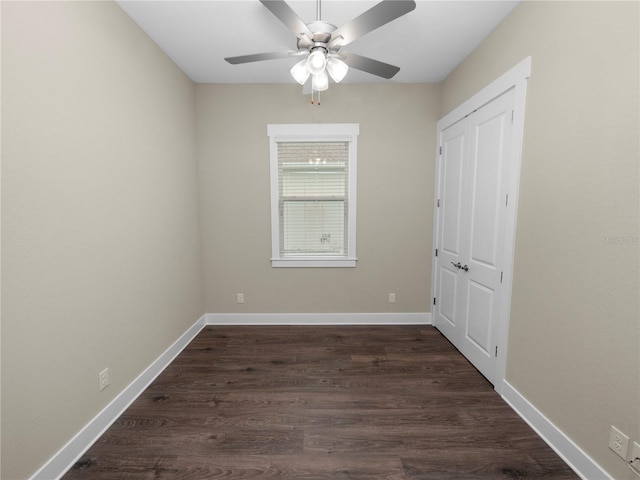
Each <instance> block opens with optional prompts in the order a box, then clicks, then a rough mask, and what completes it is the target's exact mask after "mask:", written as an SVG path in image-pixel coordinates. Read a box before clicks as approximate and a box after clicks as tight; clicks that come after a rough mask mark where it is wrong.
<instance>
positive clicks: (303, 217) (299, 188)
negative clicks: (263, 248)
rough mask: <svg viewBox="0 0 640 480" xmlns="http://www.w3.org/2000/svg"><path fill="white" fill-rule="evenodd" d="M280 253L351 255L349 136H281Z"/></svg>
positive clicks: (279, 161) (314, 255)
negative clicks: (295, 138) (327, 139)
mask: <svg viewBox="0 0 640 480" xmlns="http://www.w3.org/2000/svg"><path fill="white" fill-rule="evenodd" d="M277 146H278V177H279V214H280V255H281V256H282V257H285V258H286V257H322V256H332V257H346V256H347V251H348V248H347V246H348V231H347V230H348V229H347V225H348V218H347V212H348V205H347V201H348V198H349V197H348V193H349V192H348V185H349V142H278V144H277Z"/></svg>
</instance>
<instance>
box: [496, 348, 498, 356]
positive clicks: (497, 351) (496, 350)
mask: <svg viewBox="0 0 640 480" xmlns="http://www.w3.org/2000/svg"><path fill="white" fill-rule="evenodd" d="M497 356H498V346H497V345H496V357H497Z"/></svg>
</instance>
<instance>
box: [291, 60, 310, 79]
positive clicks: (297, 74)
mask: <svg viewBox="0 0 640 480" xmlns="http://www.w3.org/2000/svg"><path fill="white" fill-rule="evenodd" d="M289 72H290V73H291V76H292V77H293V78H294V80H295V81H296V82H298V83H299V84H300V85H304V84H305V83H306V82H307V79H308V78H309V75H310V74H311V72H310V71H309V69H308V68H307V59H306V58H305V59H304V60H300V61H299V62H298V63H296V64H295V65H294V66H293V67H292V68H291V70H289Z"/></svg>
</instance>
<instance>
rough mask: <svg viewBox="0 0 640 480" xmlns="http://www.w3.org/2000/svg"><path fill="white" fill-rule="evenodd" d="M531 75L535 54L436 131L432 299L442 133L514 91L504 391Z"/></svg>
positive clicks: (500, 368)
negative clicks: (526, 102)
mask: <svg viewBox="0 0 640 480" xmlns="http://www.w3.org/2000/svg"><path fill="white" fill-rule="evenodd" d="M530 76H531V57H527V58H525V59H524V60H522V61H521V62H520V63H518V64H517V65H516V66H515V67H513V68H512V69H511V70H509V71H508V72H506V73H505V74H503V75H501V76H500V77H499V78H498V79H496V80H494V81H493V82H491V84H489V85H488V86H486V87H485V88H483V89H482V90H481V91H480V92H478V93H476V94H475V95H474V96H472V97H471V98H470V99H468V100H467V101H465V102H464V103H463V104H462V105H460V106H458V107H457V108H455V109H453V110H452V111H451V112H449V113H448V114H447V115H445V116H444V117H442V118H441V119H440V120H439V121H438V123H437V125H436V134H437V136H438V139H437V140H438V141H437V145H436V188H435V198H434V203H433V204H434V229H433V245H434V252H433V259H432V261H433V263H432V265H433V268H432V273H431V298H435V297H436V296H437V295H436V259H435V249H436V248H437V246H438V233H439V232H438V230H439V209H438V206H437V201H438V199H439V198H440V189H441V185H440V169H441V167H442V166H441V156H440V145H441V138H440V137H441V132H442V131H443V130H445V129H446V128H447V127H449V126H451V125H453V124H454V123H456V122H458V121H459V120H461V119H463V118H464V117H466V116H467V115H469V114H471V113H473V112H474V111H476V110H478V109H479V108H480V107H482V106H483V105H486V104H487V103H489V102H491V101H492V100H493V99H494V98H497V97H499V96H500V95H502V94H503V93H504V92H506V91H508V90H511V89H513V90H514V102H513V108H514V111H513V130H512V137H511V145H510V147H509V155H508V156H509V161H510V163H509V178H508V179H507V186H508V187H507V190H508V192H509V193H508V195H509V199H508V204H507V211H506V215H505V239H504V251H503V261H504V270H503V273H504V276H503V284H502V285H503V287H502V288H503V295H502V298H501V301H500V305H499V312H498V320H497V321H498V336H497V339H496V342H497V343H496V344H497V347H498V357H497V359H496V372H495V383H494V388H495V390H496V391H497V392H498V393H500V394H502V389H503V383H504V380H505V373H506V370H507V345H508V340H509V316H510V311H511V289H512V279H513V257H514V252H515V241H516V219H517V212H518V191H519V187H520V162H521V159H522V141H523V137H524V109H525V101H526V94H527V81H528V79H529V77H530Z"/></svg>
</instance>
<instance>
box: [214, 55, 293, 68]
mask: <svg viewBox="0 0 640 480" xmlns="http://www.w3.org/2000/svg"><path fill="white" fill-rule="evenodd" d="M297 54H298V52H269V53H254V54H253V55H240V56H239V57H226V58H225V60H226V61H227V62H229V63H230V64H232V65H238V64H239V63H251V62H262V61H263V60H277V59H279V58H289V57H294V56H296V55H297Z"/></svg>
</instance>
